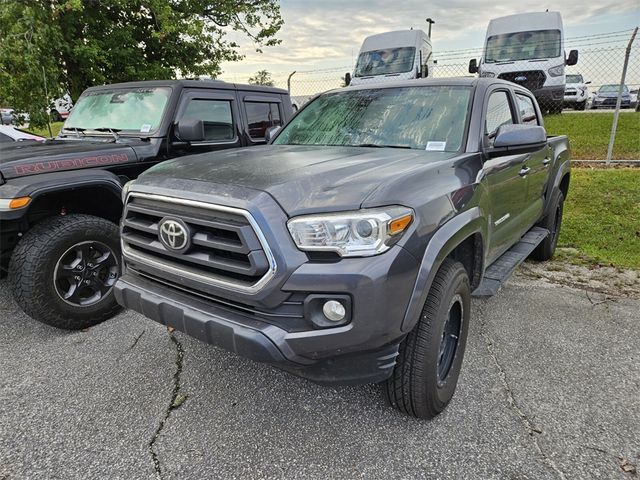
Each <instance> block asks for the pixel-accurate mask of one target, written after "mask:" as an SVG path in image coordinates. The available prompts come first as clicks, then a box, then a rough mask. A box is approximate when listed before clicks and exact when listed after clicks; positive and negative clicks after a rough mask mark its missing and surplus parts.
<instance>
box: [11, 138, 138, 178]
mask: <svg viewBox="0 0 640 480" xmlns="http://www.w3.org/2000/svg"><path fill="white" fill-rule="evenodd" d="M15 143H16V144H11V146H8V147H3V148H2V149H0V172H1V173H2V175H3V177H4V178H5V179H9V178H16V177H23V176H25V175H35V174H38V173H48V172H57V171H62V170H77V169H80V168H91V167H105V166H108V165H114V164H118V163H126V162H132V161H135V160H136V154H135V152H134V150H133V148H132V145H131V144H123V143H107V142H100V141H91V140H78V141H72V140H49V141H46V142H28V143H25V142H20V143H18V142H15Z"/></svg>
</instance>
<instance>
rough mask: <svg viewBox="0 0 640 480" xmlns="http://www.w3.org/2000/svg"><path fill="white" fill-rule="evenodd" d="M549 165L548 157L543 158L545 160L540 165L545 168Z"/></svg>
mask: <svg viewBox="0 0 640 480" xmlns="http://www.w3.org/2000/svg"><path fill="white" fill-rule="evenodd" d="M550 163H551V159H550V158H549V157H545V159H544V160H543V161H542V164H543V165H544V166H545V167H546V166H548V165H549V164H550Z"/></svg>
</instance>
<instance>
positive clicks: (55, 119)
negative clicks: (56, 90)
mask: <svg viewBox="0 0 640 480" xmlns="http://www.w3.org/2000/svg"><path fill="white" fill-rule="evenodd" d="M62 120H64V119H63V118H62V115H60V112H58V111H57V110H54V111H53V112H51V121H52V122H61V121H62Z"/></svg>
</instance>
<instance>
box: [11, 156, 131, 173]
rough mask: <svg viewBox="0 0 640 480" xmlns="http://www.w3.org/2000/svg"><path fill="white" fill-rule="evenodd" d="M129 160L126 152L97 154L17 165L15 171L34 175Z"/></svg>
mask: <svg viewBox="0 0 640 480" xmlns="http://www.w3.org/2000/svg"><path fill="white" fill-rule="evenodd" d="M128 161H129V156H128V155H127V154H126V153H117V154H112V155H95V156H91V157H80V158H66V159H64V160H47V161H44V162H33V163H24V164H20V165H15V166H14V167H13V170H14V172H15V173H16V174H17V175H32V174H34V173H46V172H56V171H59V170H72V169H75V168H84V167H99V166H102V165H113V164H115V163H125V162H128Z"/></svg>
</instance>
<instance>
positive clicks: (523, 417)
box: [479, 321, 567, 480]
mask: <svg viewBox="0 0 640 480" xmlns="http://www.w3.org/2000/svg"><path fill="white" fill-rule="evenodd" d="M479 323H480V333H481V335H482V338H483V339H484V341H485V344H486V346H487V351H488V352H489V356H490V357H491V360H492V361H493V364H494V366H495V367H496V370H497V372H498V378H499V379H500V383H501V384H502V386H503V388H504V390H505V393H506V396H507V403H508V404H509V407H510V408H511V410H513V412H514V413H515V414H516V415H517V416H518V417H519V418H520V421H521V422H522V425H523V427H524V429H525V430H526V432H527V434H528V435H529V437H530V438H531V440H532V442H533V445H534V447H535V449H536V450H537V451H538V454H539V455H540V456H541V457H542V460H543V462H544V463H545V464H546V465H547V466H548V467H549V468H551V469H552V470H553V471H554V472H555V473H556V474H557V476H558V478H560V479H561V480H566V478H567V477H566V476H565V474H564V473H563V472H562V470H560V468H559V467H558V466H557V465H556V463H555V462H554V461H553V460H552V459H551V457H549V455H547V453H546V452H545V451H544V450H543V449H542V447H541V446H540V442H539V441H538V437H537V435H538V434H540V433H542V430H541V429H540V428H537V427H535V426H534V424H533V422H532V421H531V419H530V418H529V417H528V416H527V414H526V413H524V411H523V410H522V408H520V405H518V402H517V401H516V399H515V396H514V394H513V390H512V389H511V386H510V385H509V382H508V381H507V373H506V372H505V370H504V368H503V367H502V365H501V364H500V362H499V361H498V356H497V354H496V351H495V349H494V342H493V339H492V338H491V336H490V335H489V334H488V333H487V326H486V324H485V322H484V321H480V322H479Z"/></svg>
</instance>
